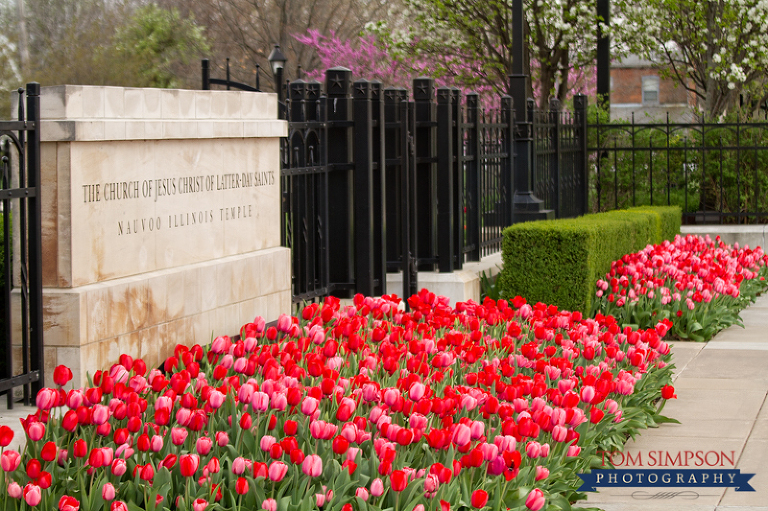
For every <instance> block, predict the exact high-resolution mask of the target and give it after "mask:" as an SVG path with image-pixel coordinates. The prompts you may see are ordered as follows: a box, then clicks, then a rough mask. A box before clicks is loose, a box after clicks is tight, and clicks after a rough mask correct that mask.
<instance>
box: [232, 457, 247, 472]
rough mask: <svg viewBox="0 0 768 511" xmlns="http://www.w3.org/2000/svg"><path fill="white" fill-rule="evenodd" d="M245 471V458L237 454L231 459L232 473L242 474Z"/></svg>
mask: <svg viewBox="0 0 768 511" xmlns="http://www.w3.org/2000/svg"><path fill="white" fill-rule="evenodd" d="M243 472H245V458H243V457H242V456H238V457H237V458H235V459H234V461H232V473H233V474H235V475H242V474H243Z"/></svg>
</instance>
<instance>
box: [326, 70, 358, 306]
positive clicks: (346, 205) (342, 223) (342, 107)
mask: <svg viewBox="0 0 768 511" xmlns="http://www.w3.org/2000/svg"><path fill="white" fill-rule="evenodd" d="M325 77H326V84H325V90H326V94H327V95H328V98H327V102H328V110H327V114H326V115H327V119H328V164H329V165H330V166H331V167H330V169H329V172H328V195H329V202H328V222H329V225H330V226H331V228H330V229H329V239H328V243H329V246H330V247H331V248H330V250H331V252H330V280H331V283H332V284H335V287H336V289H337V290H338V293H335V294H337V295H338V296H339V297H340V298H349V297H350V296H349V295H350V293H349V291H350V290H352V288H353V283H352V280H353V275H354V261H353V256H352V254H353V242H352V240H353V236H352V232H353V220H354V208H353V207H352V200H353V199H352V192H353V186H352V183H353V177H352V168H353V165H352V105H351V103H352V100H351V98H350V80H351V77H352V71H350V70H349V69H347V68H344V67H334V68H331V69H329V70H328V71H326V73H325ZM345 290H347V292H345Z"/></svg>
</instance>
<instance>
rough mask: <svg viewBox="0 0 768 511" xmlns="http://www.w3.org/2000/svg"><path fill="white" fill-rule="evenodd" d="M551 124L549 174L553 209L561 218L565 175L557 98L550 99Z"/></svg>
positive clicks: (558, 101)
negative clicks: (561, 160) (561, 154)
mask: <svg viewBox="0 0 768 511" xmlns="http://www.w3.org/2000/svg"><path fill="white" fill-rule="evenodd" d="M549 124H550V125H551V128H550V130H549V137H550V139H549V144H550V153H549V175H550V176H551V178H552V194H553V197H552V209H554V210H555V217H556V218H560V217H561V216H562V213H563V211H562V208H561V207H560V181H561V179H562V177H563V176H561V170H562V169H561V168H560V100H559V99H557V98H550V99H549Z"/></svg>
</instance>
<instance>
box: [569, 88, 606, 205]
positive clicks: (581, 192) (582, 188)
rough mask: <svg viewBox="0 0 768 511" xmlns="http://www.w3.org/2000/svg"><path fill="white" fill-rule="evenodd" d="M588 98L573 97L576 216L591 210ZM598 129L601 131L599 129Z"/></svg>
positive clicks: (582, 96)
mask: <svg viewBox="0 0 768 511" xmlns="http://www.w3.org/2000/svg"><path fill="white" fill-rule="evenodd" d="M587 106H588V100H587V96H586V95H584V94H576V95H575V96H573V111H574V117H575V119H574V128H575V132H576V146H577V147H578V152H577V155H576V160H577V164H576V165H575V167H576V168H575V169H574V172H573V176H574V181H575V183H574V187H575V194H574V195H575V197H576V216H579V215H585V214H586V213H587V210H588V209H589V154H588V152H587V121H588V119H587ZM597 129H600V128H599V127H598V128H597Z"/></svg>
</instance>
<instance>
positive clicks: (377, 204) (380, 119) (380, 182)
mask: <svg viewBox="0 0 768 511" xmlns="http://www.w3.org/2000/svg"><path fill="white" fill-rule="evenodd" d="M371 120H372V129H373V146H372V148H371V149H372V151H373V155H372V156H373V279H374V294H375V295H377V296H381V295H385V294H387V200H386V189H387V188H386V185H387V183H386V167H387V162H386V159H385V149H384V132H385V130H386V125H385V122H384V97H383V91H382V87H381V82H371Z"/></svg>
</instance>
